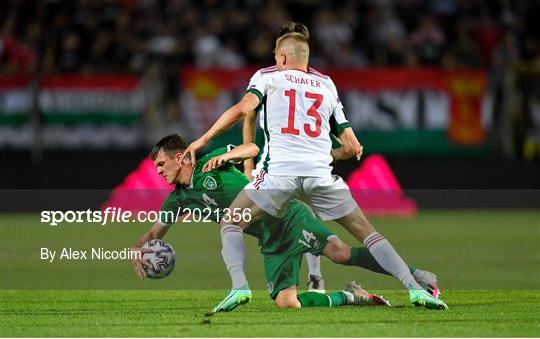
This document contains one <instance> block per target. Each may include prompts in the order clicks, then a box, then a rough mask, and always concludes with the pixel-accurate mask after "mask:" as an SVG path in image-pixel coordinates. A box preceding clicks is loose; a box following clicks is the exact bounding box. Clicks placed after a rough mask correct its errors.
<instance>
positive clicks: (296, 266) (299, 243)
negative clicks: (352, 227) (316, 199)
mask: <svg viewBox="0 0 540 339" xmlns="http://www.w3.org/2000/svg"><path fill="white" fill-rule="evenodd" d="M282 221H284V222H285V223H286V226H285V227H286V228H287V229H286V232H284V233H283V235H282V236H281V237H280V238H279V239H276V241H278V242H279V243H280V244H281V246H278V247H279V248H280V250H279V251H274V252H272V253H268V252H265V248H264V246H263V248H261V253H262V255H263V258H264V271H265V274H266V282H267V283H266V287H267V288H268V293H270V296H271V297H272V299H275V298H276V296H277V295H278V293H279V292H280V291H282V290H284V289H286V288H288V287H291V286H296V285H298V284H299V277H298V275H299V272H300V265H301V264H302V257H303V254H304V253H308V252H309V253H311V254H313V255H321V254H322V252H323V250H324V248H325V247H326V245H327V244H328V242H329V241H330V240H331V239H332V238H333V237H336V235H334V234H333V233H332V232H331V231H330V230H329V229H328V228H326V227H325V226H324V225H323V224H321V223H320V222H319V221H318V220H317V219H316V218H315V217H314V216H313V215H312V214H311V212H310V211H309V210H308V209H307V208H301V209H298V208H295V209H294V211H293V212H292V213H287V214H286V216H285V217H284V220H282ZM273 245H274V246H272V247H274V248H275V247H276V246H275V243H274V244H273Z"/></svg>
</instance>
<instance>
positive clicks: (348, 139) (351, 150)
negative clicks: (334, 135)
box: [332, 127, 364, 161]
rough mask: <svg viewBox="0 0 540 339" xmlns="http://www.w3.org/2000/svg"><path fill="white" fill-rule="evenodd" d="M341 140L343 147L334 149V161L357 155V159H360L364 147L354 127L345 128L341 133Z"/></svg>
mask: <svg viewBox="0 0 540 339" xmlns="http://www.w3.org/2000/svg"><path fill="white" fill-rule="evenodd" d="M339 140H340V142H341V143H342V145H341V147H338V148H336V149H333V150H332V158H333V159H334V161H338V160H344V159H349V158H352V157H356V160H360V157H362V152H363V150H364V147H363V146H362V145H361V144H360V142H359V141H358V139H357V138H356V135H355V134H354V131H353V129H352V128H350V127H347V128H345V129H344V130H343V131H342V132H341V133H340V134H339Z"/></svg>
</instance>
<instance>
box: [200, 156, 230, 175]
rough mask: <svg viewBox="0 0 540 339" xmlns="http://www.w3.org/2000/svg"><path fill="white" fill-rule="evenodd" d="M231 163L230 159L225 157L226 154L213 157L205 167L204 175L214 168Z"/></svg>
mask: <svg viewBox="0 0 540 339" xmlns="http://www.w3.org/2000/svg"><path fill="white" fill-rule="evenodd" d="M227 161H229V159H228V158H227V157H226V156H225V154H222V155H218V156H217V157H213V158H212V159H210V160H208V161H207V162H206V164H204V166H203V169H202V171H203V173H208V172H210V171H211V170H213V169H214V168H218V167H219V166H221V165H223V164H224V163H226V162H227Z"/></svg>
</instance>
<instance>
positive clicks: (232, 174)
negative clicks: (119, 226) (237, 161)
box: [160, 145, 318, 253]
mask: <svg viewBox="0 0 540 339" xmlns="http://www.w3.org/2000/svg"><path fill="white" fill-rule="evenodd" d="M231 147H233V146H232V145H229V146H227V147H221V148H218V149H216V150H214V151H212V152H210V153H208V154H207V155H205V156H203V157H202V158H201V159H199V160H198V161H197V165H196V167H195V170H194V171H193V175H192V178H191V183H190V185H189V186H182V185H177V186H176V188H175V190H174V191H173V192H171V193H170V194H169V196H168V197H167V199H166V200H165V202H164V203H163V206H162V208H161V211H162V212H161V213H160V223H161V224H162V225H164V226H170V225H171V224H173V223H174V222H175V221H176V219H177V218H178V217H179V216H181V215H185V214H192V217H193V219H194V221H202V222H205V221H215V222H219V221H220V219H221V218H223V217H224V215H225V210H226V209H228V208H229V206H230V205H231V203H232V201H233V200H234V198H236V196H237V195H238V193H240V191H241V190H242V189H243V188H244V187H245V186H246V185H247V184H248V183H249V180H248V179H247V178H246V177H245V176H244V174H243V173H242V172H240V171H239V170H238V169H237V168H236V167H235V166H234V164H233V163H227V164H223V165H221V166H220V167H218V168H216V169H214V170H212V171H210V172H208V173H203V172H202V167H203V166H204V164H205V163H206V162H207V161H208V160H210V159H211V158H213V157H215V156H218V155H221V154H224V153H226V152H228V151H229V150H230V149H231ZM239 213H240V214H239V216H242V211H240V212H239ZM233 217H234V215H233ZM305 218H310V219H314V218H313V216H312V215H311V213H310V212H309V210H307V209H306V208H305V207H304V206H303V204H302V203H300V202H298V201H293V202H292V203H291V204H290V205H289V208H288V210H287V212H286V215H285V217H284V218H282V219H278V218H275V217H272V216H270V215H266V216H264V217H263V218H262V219H261V220H259V221H256V222H254V223H253V224H252V225H251V226H249V227H248V228H246V229H245V230H244V233H247V234H249V235H252V236H254V237H256V238H257V239H259V246H261V252H262V253H276V252H280V251H283V250H284V249H285V248H288V247H289V246H290V240H289V239H288V238H287V235H288V234H289V233H290V231H291V229H292V228H294V226H295V224H299V223H302V224H305V223H306V222H305ZM312 245H313V244H312ZM315 245H318V244H315ZM310 247H311V246H310ZM315 247H318V246H315Z"/></svg>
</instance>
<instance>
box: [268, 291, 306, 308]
mask: <svg viewBox="0 0 540 339" xmlns="http://www.w3.org/2000/svg"><path fill="white" fill-rule="evenodd" d="M274 302H275V303H276V306H277V307H279V308H300V307H302V305H301V304H300V301H299V300H298V298H297V297H296V293H295V294H294V295H293V294H285V293H281V292H280V293H278V295H277V297H276V299H275V300H274Z"/></svg>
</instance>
